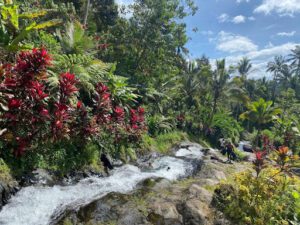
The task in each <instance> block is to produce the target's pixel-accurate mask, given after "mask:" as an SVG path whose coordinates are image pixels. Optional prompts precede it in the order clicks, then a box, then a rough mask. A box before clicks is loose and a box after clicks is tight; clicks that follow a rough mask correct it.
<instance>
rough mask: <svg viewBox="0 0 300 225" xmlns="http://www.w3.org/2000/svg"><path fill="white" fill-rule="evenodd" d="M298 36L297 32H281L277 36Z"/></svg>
mask: <svg viewBox="0 0 300 225" xmlns="http://www.w3.org/2000/svg"><path fill="white" fill-rule="evenodd" d="M295 34H296V31H291V32H279V33H277V36H281V37H292V36H294V35H295Z"/></svg>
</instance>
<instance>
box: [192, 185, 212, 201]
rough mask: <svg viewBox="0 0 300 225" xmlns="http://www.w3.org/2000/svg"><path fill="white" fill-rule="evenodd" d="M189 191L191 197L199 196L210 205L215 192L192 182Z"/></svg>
mask: <svg viewBox="0 0 300 225" xmlns="http://www.w3.org/2000/svg"><path fill="white" fill-rule="evenodd" d="M189 193H190V195H191V197H194V198H197V199H199V200H201V201H202V202H206V203H207V204H208V205H209V204H210V203H211V201H212V197H213V194H212V193H211V192H209V191H208V190H206V189H204V188H203V187H201V186H199V185H197V184H192V185H191V186H190V188H189Z"/></svg>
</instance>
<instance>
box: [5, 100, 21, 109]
mask: <svg viewBox="0 0 300 225" xmlns="http://www.w3.org/2000/svg"><path fill="white" fill-rule="evenodd" d="M21 104H22V101H21V100H20V99H16V98H12V99H9V100H8V108H9V109H16V108H19V107H20V106H21Z"/></svg>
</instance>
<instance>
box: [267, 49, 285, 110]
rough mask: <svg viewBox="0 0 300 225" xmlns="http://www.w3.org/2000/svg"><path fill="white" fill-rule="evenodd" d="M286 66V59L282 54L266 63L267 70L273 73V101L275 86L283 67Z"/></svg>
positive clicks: (273, 99)
mask: <svg viewBox="0 0 300 225" xmlns="http://www.w3.org/2000/svg"><path fill="white" fill-rule="evenodd" d="M285 66H286V61H285V59H284V57H283V56H281V55H280V56H275V57H274V61H272V62H269V63H268V65H267V72H272V73H273V82H274V83H273V90H272V102H273V104H274V103H275V100H276V88H277V83H278V80H279V77H280V75H281V74H282V71H283V70H284V67H285Z"/></svg>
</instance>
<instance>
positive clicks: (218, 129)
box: [211, 113, 243, 143]
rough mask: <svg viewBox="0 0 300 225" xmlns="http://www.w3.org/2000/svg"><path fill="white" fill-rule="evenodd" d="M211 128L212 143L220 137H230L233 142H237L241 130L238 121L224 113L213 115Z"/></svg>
mask: <svg viewBox="0 0 300 225" xmlns="http://www.w3.org/2000/svg"><path fill="white" fill-rule="evenodd" d="M211 128H212V130H213V132H212V134H213V135H212V139H213V140H212V141H213V142H214V143H217V141H218V140H219V139H220V138H225V139H230V140H231V141H232V142H233V143H238V142H239V139H240V134H241V132H242V131H243V129H242V127H241V126H240V125H239V123H238V122H237V121H236V120H235V119H234V118H232V117H231V116H229V115H227V114H225V113H218V114H216V115H215V116H214V118H213V121H212V125H211Z"/></svg>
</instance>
